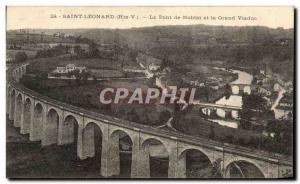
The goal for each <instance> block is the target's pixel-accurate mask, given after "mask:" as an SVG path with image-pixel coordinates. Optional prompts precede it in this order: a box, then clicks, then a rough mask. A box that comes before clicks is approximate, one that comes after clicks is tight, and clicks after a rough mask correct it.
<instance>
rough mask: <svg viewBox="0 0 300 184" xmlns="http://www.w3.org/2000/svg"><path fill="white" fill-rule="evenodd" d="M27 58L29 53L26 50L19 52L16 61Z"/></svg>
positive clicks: (22, 60)
mask: <svg viewBox="0 0 300 184" xmlns="http://www.w3.org/2000/svg"><path fill="white" fill-rule="evenodd" d="M26 60H27V54H26V53H25V52H17V54H16V55H15V61H16V63H22V62H24V61H26Z"/></svg>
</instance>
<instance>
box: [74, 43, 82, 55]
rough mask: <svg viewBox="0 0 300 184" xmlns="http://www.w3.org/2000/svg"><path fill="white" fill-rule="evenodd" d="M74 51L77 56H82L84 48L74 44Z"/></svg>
mask: <svg viewBox="0 0 300 184" xmlns="http://www.w3.org/2000/svg"><path fill="white" fill-rule="evenodd" d="M74 52H75V54H77V56H82V55H83V53H84V50H83V49H82V48H81V47H80V46H79V45H76V46H75V47H74Z"/></svg>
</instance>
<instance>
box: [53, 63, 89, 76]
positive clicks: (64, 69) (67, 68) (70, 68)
mask: <svg viewBox="0 0 300 184" xmlns="http://www.w3.org/2000/svg"><path fill="white" fill-rule="evenodd" d="M75 70H78V71H79V73H82V72H84V71H86V67H81V66H75V65H74V64H67V65H66V66H65V67H56V69H55V70H54V71H53V72H52V73H59V74H66V73H69V72H72V71H75Z"/></svg>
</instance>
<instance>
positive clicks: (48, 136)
mask: <svg viewBox="0 0 300 184" xmlns="http://www.w3.org/2000/svg"><path fill="white" fill-rule="evenodd" d="M26 66H27V64H23V65H18V66H14V67H12V68H10V69H9V70H8V74H7V77H8V79H7V80H8V84H7V102H6V104H7V107H6V108H7V113H8V116H9V119H10V120H13V122H14V126H15V127H20V133H21V134H29V139H30V140H31V141H41V145H42V146H47V145H51V144H57V145H64V144H71V143H74V144H75V145H77V146H76V149H77V156H78V157H79V158H80V159H86V158H88V157H94V156H95V146H94V144H95V142H94V129H95V128H99V129H100V130H101V134H102V149H101V150H102V151H101V170H100V171H99V174H101V175H102V176H104V177H109V176H112V175H118V174H120V156H119V152H120V149H119V146H118V145H119V140H120V136H122V135H128V136H129V137H130V140H131V143H132V154H131V155H132V160H131V177H132V178H145V177H146V178H147V177H150V161H149V157H150V156H149V155H150V152H151V149H152V147H151V146H149V145H150V142H151V141H150V140H156V141H158V142H160V143H161V144H162V145H163V146H164V148H165V150H166V151H167V154H168V158H169V159H168V177H169V178H185V177H186V153H187V151H188V150H197V151H199V152H201V153H203V154H204V155H205V156H206V157H207V159H208V160H209V161H210V162H211V163H213V162H214V161H216V160H221V173H222V175H223V177H225V178H226V177H230V169H229V168H230V166H231V165H232V164H234V163H238V162H240V161H243V162H245V163H248V164H250V165H252V168H254V169H255V170H257V172H259V173H261V176H262V177H265V178H280V177H283V174H284V173H285V172H286V170H291V171H293V161H292V159H291V158H287V157H284V156H282V155H275V154H271V153H267V152H263V151H259V150H251V149H248V148H244V147H237V146H234V145H230V144H222V143H219V142H215V141H211V140H207V139H202V138H196V137H192V136H188V135H185V134H181V133H177V132H170V131H165V130H162V129H157V128H153V127H150V126H145V125H141V124H137V123H134V122H129V121H125V120H120V119H117V118H114V117H110V116H105V115H102V114H99V113H94V112H90V111H87V110H85V109H82V108H78V107H74V106H72V105H69V104H65V103H62V102H59V101H56V100H53V99H50V98H48V97H45V96H42V95H40V94H38V93H36V92H34V91H31V90H29V89H27V88H25V87H24V86H22V85H21V84H19V83H18V81H19V80H20V79H21V78H22V76H23V75H24V74H26ZM74 127H76V129H75V128H74ZM252 177H257V176H252Z"/></svg>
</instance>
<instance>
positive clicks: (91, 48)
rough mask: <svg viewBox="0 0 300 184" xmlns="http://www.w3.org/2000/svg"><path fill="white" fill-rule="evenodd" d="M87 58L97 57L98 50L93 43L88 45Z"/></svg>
mask: <svg viewBox="0 0 300 184" xmlns="http://www.w3.org/2000/svg"><path fill="white" fill-rule="evenodd" d="M89 56H90V57H97V56H99V50H98V48H97V44H96V43H95V42H91V43H90V44H89Z"/></svg>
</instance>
